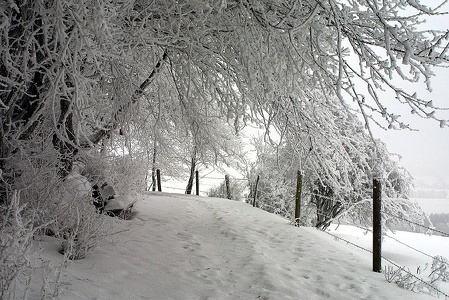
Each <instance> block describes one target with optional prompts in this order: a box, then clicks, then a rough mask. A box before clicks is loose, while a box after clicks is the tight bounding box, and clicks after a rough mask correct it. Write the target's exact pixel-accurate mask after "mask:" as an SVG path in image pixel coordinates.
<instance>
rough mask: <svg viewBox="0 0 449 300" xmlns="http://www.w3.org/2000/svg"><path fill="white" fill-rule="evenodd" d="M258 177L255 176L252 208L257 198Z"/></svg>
mask: <svg viewBox="0 0 449 300" xmlns="http://www.w3.org/2000/svg"><path fill="white" fill-rule="evenodd" d="M259 177H260V176H259V175H257V179H256V186H255V187H254V200H253V207H256V198H257V186H258V185H259Z"/></svg>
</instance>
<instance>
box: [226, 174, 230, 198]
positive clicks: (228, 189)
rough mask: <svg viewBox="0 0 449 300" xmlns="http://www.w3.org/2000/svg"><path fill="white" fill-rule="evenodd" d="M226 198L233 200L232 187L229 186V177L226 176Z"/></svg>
mask: <svg viewBox="0 0 449 300" xmlns="http://www.w3.org/2000/svg"><path fill="white" fill-rule="evenodd" d="M225 184H226V198H228V199H231V187H230V186H229V175H225Z"/></svg>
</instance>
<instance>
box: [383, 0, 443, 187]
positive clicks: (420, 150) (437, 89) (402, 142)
mask: <svg viewBox="0 0 449 300" xmlns="http://www.w3.org/2000/svg"><path fill="white" fill-rule="evenodd" d="M436 2H439V3H441V2H442V1H436V0H426V1H422V3H424V4H431V3H436ZM444 11H449V3H447V4H446V5H445V6H444ZM424 26H425V27H427V28H435V27H439V28H440V29H442V30H448V29H449V15H444V16H439V17H432V18H431V19H430V18H429V19H428V20H427V24H426V25H424ZM434 72H435V74H436V76H435V77H434V78H433V79H432V84H431V85H432V88H433V92H432V93H430V94H427V95H426V94H425V93H426V91H425V86H424V85H421V86H420V87H418V88H416V87H415V88H414V89H413V91H416V92H417V94H418V96H421V95H422V96H424V97H425V98H426V99H432V100H433V101H434V104H436V105H439V106H443V107H448V108H449V69H441V68H440V69H437V70H434ZM391 100H392V101H394V99H391ZM393 107H394V108H395V109H398V110H397V111H398V112H399V113H400V114H401V115H403V116H404V117H405V116H407V117H406V118H407V120H408V121H409V123H410V124H411V125H412V126H413V127H415V128H418V129H419V132H410V131H391V130H390V131H387V132H385V131H383V130H381V129H379V128H377V129H374V132H375V135H376V136H377V137H379V138H381V139H382V140H383V141H384V142H386V143H387V145H388V149H389V150H390V152H394V153H397V154H400V155H401V156H402V159H401V164H402V165H403V166H404V167H406V168H407V169H408V170H409V171H410V173H411V174H412V175H413V177H414V178H415V184H416V186H417V188H424V187H433V188H445V189H449V128H448V127H445V128H444V129H442V128H440V127H439V124H438V122H436V121H433V120H431V119H420V118H417V117H414V116H412V115H410V109H409V108H408V107H399V106H397V105H393ZM439 115H440V116H441V117H444V118H445V119H448V120H449V110H446V111H443V112H440V113H439Z"/></svg>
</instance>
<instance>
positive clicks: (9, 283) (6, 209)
mask: <svg viewBox="0 0 449 300" xmlns="http://www.w3.org/2000/svg"><path fill="white" fill-rule="evenodd" d="M9 200H10V201H9V204H8V205H4V204H2V205H1V206H0V299H5V300H6V299H16V297H17V296H18V294H19V291H18V289H20V290H21V291H22V292H23V290H24V289H26V286H27V284H28V283H29V282H30V281H31V277H32V276H33V268H34V266H33V263H32V255H33V253H34V252H35V250H34V249H33V243H32V240H33V236H34V235H35V234H36V232H37V231H39V230H40V229H41V228H42V227H44V226H46V225H48V224H42V225H41V226H37V227H36V226H35V225H34V219H33V217H32V216H30V213H31V212H30V211H27V209H26V208H27V207H26V206H27V205H26V204H21V203H20V193H19V192H18V191H12V192H11V197H9ZM44 285H45V283H44Z"/></svg>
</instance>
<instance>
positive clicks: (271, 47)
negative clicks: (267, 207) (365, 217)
mask: <svg viewBox="0 0 449 300" xmlns="http://www.w3.org/2000/svg"><path fill="white" fill-rule="evenodd" d="M0 4H1V5H0V46H1V47H0V118H1V120H2V126H1V128H0V170H1V178H0V179H1V186H0V202H1V203H2V204H4V203H7V202H10V200H11V199H12V196H13V195H14V194H15V192H16V191H18V190H21V191H22V193H21V199H23V201H25V202H26V201H30V202H33V203H41V202H42V203H44V202H45V203H47V202H46V201H50V200H49V199H52V198H53V197H54V195H50V193H47V192H45V191H48V190H49V189H50V187H52V186H58V185H60V184H61V182H62V181H63V179H64V178H65V177H66V176H67V175H68V174H69V173H70V171H71V166H72V163H73V162H74V161H76V160H83V161H88V160H91V161H92V160H93V159H92V158H93V157H96V155H97V154H98V152H100V151H101V149H102V147H103V146H104V145H106V144H107V143H108V141H109V140H110V139H114V135H116V133H117V131H119V130H120V129H121V130H122V131H124V132H125V134H130V133H132V134H133V138H132V139H131V138H128V140H125V142H133V143H134V144H132V145H131V144H128V146H127V147H128V148H130V147H131V146H132V147H134V150H135V149H136V147H135V142H134V140H135V137H137V136H138V137H139V139H140V141H143V140H144V138H143V137H144V136H146V137H145V139H147V141H146V144H145V146H143V145H144V143H141V146H139V147H141V148H142V147H147V146H150V149H146V151H145V153H146V155H147V157H148V151H149V152H150V153H151V152H152V151H153V153H154V150H155V149H156V152H158V150H157V149H158V147H159V146H161V145H162V144H163V141H162V137H163V136H164V134H163V133H161V132H160V131H159V130H158V129H155V128H159V127H158V126H156V125H155V124H156V123H157V122H156V121H157V120H159V121H164V122H165V124H164V125H161V126H160V127H162V128H166V129H167V128H170V129H171V128H173V129H174V130H179V131H182V130H186V128H190V126H192V124H207V122H206V123H204V116H202V115H201V114H198V115H195V114H194V113H191V112H194V111H195V110H201V109H205V108H207V107H211V108H213V110H214V112H213V113H214V115H217V116H219V117H221V118H224V119H226V120H227V122H228V123H230V124H232V125H233V127H234V129H235V130H236V131H238V130H240V129H241V128H242V127H244V126H245V124H246V123H248V122H254V123H261V124H264V125H265V127H266V131H267V139H269V137H270V131H272V130H273V129H272V127H274V128H276V131H277V132H279V133H280V134H281V135H285V137H286V138H284V140H285V141H287V142H288V143H289V145H291V151H294V152H303V154H302V155H300V156H299V157H301V158H302V159H304V160H305V159H306V158H307V157H308V156H307V155H306V153H308V152H310V151H309V149H310V147H311V146H312V147H315V148H314V149H315V151H314V152H312V153H311V154H310V155H312V154H313V153H315V154H313V155H318V154H320V155H322V156H323V157H326V158H329V159H331V158H332V153H333V152H334V153H340V154H339V159H342V160H341V161H339V162H337V163H336V164H333V163H331V162H330V161H321V162H319V164H318V162H317V164H318V166H321V168H317V169H320V170H321V172H323V173H321V174H320V176H319V177H320V178H321V179H326V180H327V181H329V179H328V178H335V176H334V175H335V174H338V172H340V169H341V170H344V172H343V171H342V172H343V174H348V178H342V179H343V181H342V183H339V184H337V183H335V186H334V187H333V188H334V190H335V191H339V190H343V187H344V185H345V184H349V183H351V180H350V178H349V173H347V172H346V171H347V170H350V168H348V167H347V166H346V164H347V161H349V157H350V158H351V159H356V157H357V155H358V154H360V153H357V149H353V150H351V147H352V148H354V147H355V146H351V143H350V141H349V140H350V139H351V137H350V136H347V134H348V133H347V132H344V131H342V128H344V126H343V127H341V126H333V124H336V123H337V122H340V121H339V118H343V120H344V119H345V118H348V114H344V113H343V114H339V113H338V109H333V108H332V107H333V106H335V107H339V109H345V110H348V109H349V106H348V104H347V102H346V101H347V99H349V101H351V100H352V101H354V103H355V104H356V106H358V111H359V113H361V115H362V116H363V118H365V120H366V124H368V121H369V120H370V119H372V120H374V121H375V122H377V123H379V124H380V125H381V126H384V127H398V128H408V127H409V125H408V124H404V123H403V122H402V120H401V118H400V117H399V116H398V115H397V114H395V113H394V111H391V109H390V108H389V104H388V101H390V99H384V98H383V97H380V96H378V91H379V90H380V89H386V90H390V91H393V92H394V93H395V96H396V98H397V99H396V100H397V101H399V102H401V103H402V104H403V105H407V106H409V107H410V109H411V111H412V112H413V113H416V114H417V115H419V116H422V117H427V118H432V119H435V120H437V121H438V122H439V124H440V126H441V127H447V126H449V124H448V122H447V120H445V119H444V118H443V117H441V116H440V114H439V113H438V111H437V110H438V108H436V107H434V104H433V103H432V102H431V101H429V99H422V98H420V97H419V96H418V95H416V94H415V93H414V92H413V91H405V90H403V89H401V88H400V87H399V85H398V84H396V82H397V81H396V80H405V81H411V82H417V81H419V80H424V81H425V82H426V83H427V84H429V83H430V77H431V76H432V68H433V67H436V66H447V63H448V54H447V49H448V32H447V31H445V32H438V31H435V30H420V29H419V27H418V25H419V23H420V22H421V21H422V20H423V19H425V18H431V17H432V16H433V15H436V14H439V10H438V9H439V7H438V6H437V7H436V8H430V7H428V6H425V5H424V4H421V3H420V2H419V1H416V0H415V1H404V0H392V1H383V2H379V1H375V0H350V1H338V0H328V1H320V0H303V1H297V0H275V1H273V0H210V1H206V2H205V1H203V0H188V1H177V0H155V1H145V0H129V1H123V0H110V1H89V0H58V1H56V0H36V1H26V0H2V1H0ZM166 80H169V81H166ZM429 87H430V86H429ZM155 93H158V95H160V96H158V97H155V96H154V94H155ZM328 99H332V100H328ZM335 99H338V100H339V103H340V104H338V105H337V104H336V103H338V102H336V101H335ZM143 103H145V105H146V106H147V107H146V110H147V111H150V112H153V113H152V114H150V115H151V116H152V118H153V124H152V125H154V126H152V129H151V130H149V128H148V127H146V128H145V127H140V128H145V129H142V130H141V131H140V133H139V134H137V133H136V132H137V131H136V128H139V125H141V124H142V123H141V122H142V120H136V114H137V113H138V112H139V109H140V108H141V107H142V105H143ZM161 104H164V105H165V106H166V107H167V109H168V110H173V112H178V113H179V114H180V115H179V116H178V118H177V119H176V118H170V121H169V120H164V118H163V117H159V118H158V117H157V113H156V112H158V111H159V107H164V105H161ZM144 115H145V114H144V113H143V114H142V115H140V114H139V116H144ZM377 115H378V116H379V117H380V118H377V117H376V116H377ZM161 116H162V115H161ZM305 118H310V120H318V123H317V124H319V125H316V124H314V123H313V122H308V123H307V126H309V127H307V126H306V127H305V126H304V124H306V123H305V122H304V120H305ZM382 118H383V119H382ZM187 120H188V122H185V123H184V125H181V126H180V125H179V124H182V122H181V121H187ZM324 121H326V122H324ZM342 122H343V121H342ZM161 124H163V123H161ZM165 125H169V127H165ZM127 130H128V132H126V131H127ZM147 130H148V131H147ZM296 130H299V131H298V132H299V133H301V135H300V136H298V138H297V139H296V138H295V132H294V131H296ZM310 130H313V131H314V132H315V133H314V134H315V136H316V137H317V138H318V137H319V139H320V141H318V142H317V141H314V140H313V139H311V138H305V139H303V137H304V132H307V131H310ZM317 132H318V133H321V135H322V136H318V135H317V134H316V133H317ZM145 133H148V134H147V135H145ZM125 137H126V135H125ZM211 137H212V135H211ZM340 137H343V140H346V141H345V142H343V141H342V142H335V143H334V142H333V145H334V146H335V147H336V148H335V149H326V148H325V147H322V148H320V149H317V146H316V145H325V143H324V141H325V140H326V139H328V140H331V141H337V140H338V139H339V138H340ZM148 141H152V142H151V143H149V142H148ZM354 143H356V141H354ZM102 145H103V146H102ZM168 145H169V144H168ZM217 145H218V144H217ZM343 145H346V146H347V147H349V148H348V149H346V148H345V146H343ZM132 147H131V148H132ZM378 148H379V147H375V149H378ZM141 150H142V149H140V148H139V151H141ZM375 151H378V150H375ZM320 152H322V153H320ZM346 152H351V155H349V156H348V155H346V154H345V153H346ZM158 153H161V151H159V152H158ZM354 155H355V156H354ZM360 155H361V156H362V157H363V155H362V154H360ZM153 157H155V156H153ZM362 161H363V160H362ZM103 163H104V165H107V164H108V163H109V162H108V161H107V160H105V161H103ZM300 163H301V164H305V161H300ZM324 166H326V167H324ZM36 178H41V179H42V180H36ZM327 181H326V183H325V184H327V185H328V184H329V183H328V182H327ZM30 182H31V183H32V184H31V186H30ZM353 185H354V184H353ZM54 200H55V199H52V200H51V201H50V202H52V201H54ZM56 200H57V199H56ZM43 206H45V205H43Z"/></svg>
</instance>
